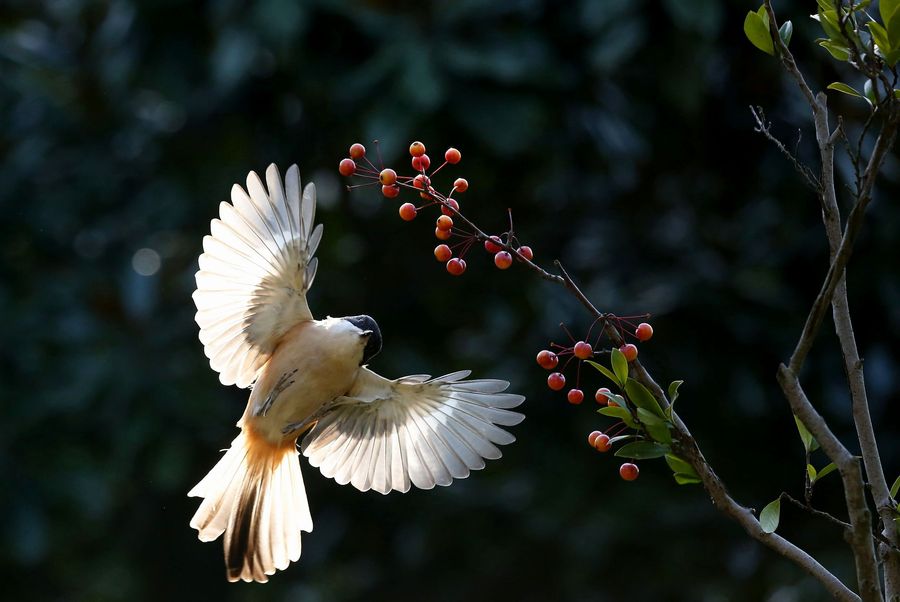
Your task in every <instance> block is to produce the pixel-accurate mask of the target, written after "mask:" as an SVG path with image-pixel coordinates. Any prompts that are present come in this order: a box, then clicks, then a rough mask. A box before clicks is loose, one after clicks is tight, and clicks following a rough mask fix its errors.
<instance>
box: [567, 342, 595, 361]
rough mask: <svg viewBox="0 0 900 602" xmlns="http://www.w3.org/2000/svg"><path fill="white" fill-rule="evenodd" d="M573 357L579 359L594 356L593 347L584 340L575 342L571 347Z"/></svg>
mask: <svg viewBox="0 0 900 602" xmlns="http://www.w3.org/2000/svg"><path fill="white" fill-rule="evenodd" d="M572 351H573V353H574V354H575V357H577V358H578V359H580V360H586V359H588V358H589V357H593V356H594V348H593V347H591V344H590V343H585V342H584V341H578V342H577V343H575V347H574V348H573V349H572Z"/></svg>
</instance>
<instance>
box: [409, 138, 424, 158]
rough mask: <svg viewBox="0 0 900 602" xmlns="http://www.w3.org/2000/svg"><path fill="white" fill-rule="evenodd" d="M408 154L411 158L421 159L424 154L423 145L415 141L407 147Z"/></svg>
mask: <svg viewBox="0 0 900 602" xmlns="http://www.w3.org/2000/svg"><path fill="white" fill-rule="evenodd" d="M409 154H410V155H412V156H413V157H421V156H422V155H424V154H425V145H424V144H422V143H421V142H419V141H418V140H416V141H415V142H413V143H412V144H410V145H409Z"/></svg>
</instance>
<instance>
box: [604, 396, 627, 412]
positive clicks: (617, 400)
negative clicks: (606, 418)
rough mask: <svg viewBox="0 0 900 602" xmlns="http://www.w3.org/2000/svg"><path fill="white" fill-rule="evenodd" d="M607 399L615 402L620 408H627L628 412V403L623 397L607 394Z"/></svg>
mask: <svg viewBox="0 0 900 602" xmlns="http://www.w3.org/2000/svg"><path fill="white" fill-rule="evenodd" d="M606 397H607V398H609V399H612V400H613V403H614V404H616V405H617V406H619V407H620V408H625V409H626V410H628V409H629V408H628V402H627V401H625V398H624V397H622V396H621V395H616V394H615V393H607V394H606Z"/></svg>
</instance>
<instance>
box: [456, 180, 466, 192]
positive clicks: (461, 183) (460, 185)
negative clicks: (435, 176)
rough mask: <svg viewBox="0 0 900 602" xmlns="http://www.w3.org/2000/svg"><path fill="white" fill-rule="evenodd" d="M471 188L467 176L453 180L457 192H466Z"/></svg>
mask: <svg viewBox="0 0 900 602" xmlns="http://www.w3.org/2000/svg"><path fill="white" fill-rule="evenodd" d="M468 188H469V182H468V181H467V180H466V179H465V178H456V181H455V182H453V190H455V191H456V192H465V191H466V190H468Z"/></svg>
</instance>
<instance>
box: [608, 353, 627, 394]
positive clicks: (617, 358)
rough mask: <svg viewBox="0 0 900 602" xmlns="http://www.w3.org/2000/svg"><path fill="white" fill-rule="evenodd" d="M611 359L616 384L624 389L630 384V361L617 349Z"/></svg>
mask: <svg viewBox="0 0 900 602" xmlns="http://www.w3.org/2000/svg"><path fill="white" fill-rule="evenodd" d="M610 359H611V362H612V369H613V372H614V373H615V375H616V382H617V383H618V384H619V386H620V387H622V388H623V389H624V388H625V383H626V382H628V360H626V359H625V354H623V353H622V352H621V351H619V350H618V349H616V348H615V347H613V348H612V351H611V352H610Z"/></svg>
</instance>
